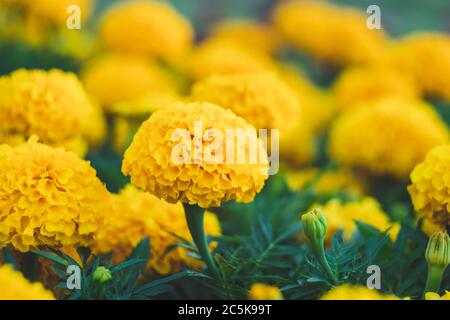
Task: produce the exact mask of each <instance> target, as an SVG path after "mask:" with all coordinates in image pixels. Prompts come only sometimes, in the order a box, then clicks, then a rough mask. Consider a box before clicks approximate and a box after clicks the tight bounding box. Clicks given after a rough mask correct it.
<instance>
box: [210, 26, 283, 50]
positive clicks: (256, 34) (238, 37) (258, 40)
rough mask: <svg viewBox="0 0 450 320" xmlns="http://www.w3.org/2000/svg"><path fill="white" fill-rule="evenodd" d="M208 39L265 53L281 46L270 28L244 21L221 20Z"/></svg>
mask: <svg viewBox="0 0 450 320" xmlns="http://www.w3.org/2000/svg"><path fill="white" fill-rule="evenodd" d="M210 37H211V38H214V39H227V40H231V41H236V42H238V43H241V44H244V45H249V46H251V47H253V48H257V49H259V50H261V51H264V52H267V53H274V52H275V51H276V50H277V49H278V48H279V47H280V45H281V43H280V38H279V37H278V35H277V33H276V32H275V30H274V29H273V28H272V27H271V26H269V25H266V24H263V23H260V22H258V21H254V20H246V19H229V20H223V21H221V22H219V23H218V24H216V25H215V26H214V27H213V30H212V33H211V34H210Z"/></svg>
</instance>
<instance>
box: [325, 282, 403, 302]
mask: <svg viewBox="0 0 450 320" xmlns="http://www.w3.org/2000/svg"><path fill="white" fill-rule="evenodd" d="M399 299H400V298H399V297H397V296H395V295H393V294H383V293H379V292H378V291H377V290H375V289H369V288H367V287H365V286H361V285H351V284H347V283H346V284H341V285H340V286H338V287H336V288H333V289H331V290H330V291H328V292H327V293H325V294H324V295H323V296H322V297H321V298H320V300H399Z"/></svg>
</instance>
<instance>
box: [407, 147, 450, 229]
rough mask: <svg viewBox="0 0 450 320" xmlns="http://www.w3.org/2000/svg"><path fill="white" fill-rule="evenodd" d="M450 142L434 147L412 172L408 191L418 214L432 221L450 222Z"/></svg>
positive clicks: (444, 223) (443, 223)
mask: <svg viewBox="0 0 450 320" xmlns="http://www.w3.org/2000/svg"><path fill="white" fill-rule="evenodd" d="M449 168H450V145H443V146H438V147H436V148H434V149H432V150H431V151H430V152H429V153H428V154H427V155H426V158H425V160H424V161H423V162H421V163H419V164H418V165H417V166H416V167H415V168H414V170H413V171H412V172H411V176H410V178H411V185H409V186H408V191H409V194H410V195H411V200H412V203H413V205H414V209H415V210H416V212H417V214H418V216H419V217H424V218H425V219H426V220H429V221H430V222H431V223H433V224H437V225H440V226H445V225H446V224H449V223H450V214H449V212H450V196H449V190H450V173H449Z"/></svg>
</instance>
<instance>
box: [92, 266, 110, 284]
mask: <svg viewBox="0 0 450 320" xmlns="http://www.w3.org/2000/svg"><path fill="white" fill-rule="evenodd" d="M92 279H94V281H97V282H99V283H100V284H103V283H106V282H108V281H111V279H112V273H111V271H110V270H109V269H107V268H105V267H98V268H97V269H95V271H94V273H93V274H92Z"/></svg>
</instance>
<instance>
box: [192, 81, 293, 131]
mask: <svg viewBox="0 0 450 320" xmlns="http://www.w3.org/2000/svg"><path fill="white" fill-rule="evenodd" d="M191 98H192V99H193V100H194V101H207V102H211V103H214V104H217V105H219V106H223V107H224V108H228V109H231V111H233V112H234V113H235V114H237V115H238V116H240V117H242V118H244V119H245V120H246V121H247V122H248V123H250V124H251V125H253V126H254V127H256V128H258V129H259V128H264V129H272V128H273V129H280V130H281V134H282V133H283V132H285V131H288V130H289V129H291V128H292V127H293V126H294V125H295V121H296V119H297V116H298V114H299V107H300V106H299V101H298V99H297V96H296V95H295V93H294V92H293V91H292V90H291V89H290V88H289V87H288V86H287V85H286V84H284V83H283V81H281V80H280V79H279V78H278V77H277V76H276V75H275V74H272V73H239V74H232V75H215V76H211V77H209V78H207V79H205V80H202V81H199V82H197V83H195V84H194V86H193V89H192V94H191Z"/></svg>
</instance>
